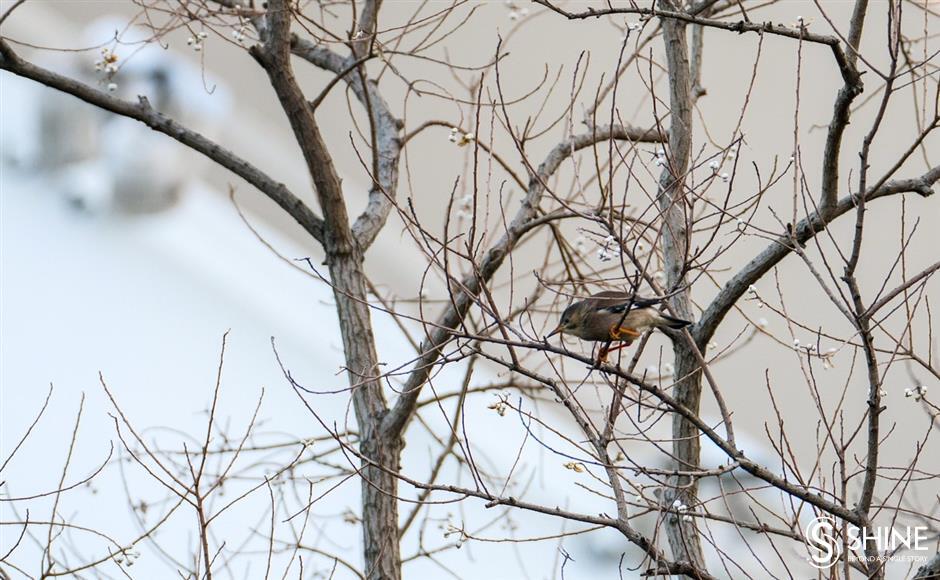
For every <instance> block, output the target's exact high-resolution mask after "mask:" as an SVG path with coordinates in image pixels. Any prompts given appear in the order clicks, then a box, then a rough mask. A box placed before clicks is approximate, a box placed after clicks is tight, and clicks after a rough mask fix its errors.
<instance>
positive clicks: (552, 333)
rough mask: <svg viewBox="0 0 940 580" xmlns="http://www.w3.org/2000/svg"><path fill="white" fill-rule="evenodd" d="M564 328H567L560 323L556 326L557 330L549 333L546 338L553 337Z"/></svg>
mask: <svg viewBox="0 0 940 580" xmlns="http://www.w3.org/2000/svg"><path fill="white" fill-rule="evenodd" d="M564 329H565V328H564V327H563V326H562V325H560V324H559V325H558V326H556V327H555V330H553V331H551V332H549V333H548V336H546V337H545V338H551V337H553V336H555V335H556V334H558V333H560V332H561V331H562V330H564Z"/></svg>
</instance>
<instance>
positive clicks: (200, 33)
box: [196, 30, 209, 38]
mask: <svg viewBox="0 0 940 580" xmlns="http://www.w3.org/2000/svg"><path fill="white" fill-rule="evenodd" d="M196 36H198V37H199V38H206V37H207V36H209V35H208V34H206V31H205V30H201V31H199V33H198V34H196Z"/></svg>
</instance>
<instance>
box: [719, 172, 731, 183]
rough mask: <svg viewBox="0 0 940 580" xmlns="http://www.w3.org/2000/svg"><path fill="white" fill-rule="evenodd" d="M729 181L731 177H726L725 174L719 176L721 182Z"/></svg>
mask: <svg viewBox="0 0 940 580" xmlns="http://www.w3.org/2000/svg"><path fill="white" fill-rule="evenodd" d="M729 179H731V176H730V175H728V174H727V173H722V174H721V180H722V181H724V182H727V181H728V180H729Z"/></svg>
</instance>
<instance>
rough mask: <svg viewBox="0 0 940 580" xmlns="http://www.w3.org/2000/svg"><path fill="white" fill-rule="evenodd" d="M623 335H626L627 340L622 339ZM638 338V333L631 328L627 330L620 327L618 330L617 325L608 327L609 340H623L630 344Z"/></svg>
mask: <svg viewBox="0 0 940 580" xmlns="http://www.w3.org/2000/svg"><path fill="white" fill-rule="evenodd" d="M624 335H626V336H627V338H624ZM639 337H640V333H639V332H637V331H636V330H634V329H632V328H629V327H626V326H621V327H619V328H618V327H617V325H614V326H611V327H610V338H611V340H623V341H625V342H627V343H630V342H633V341H634V340H636V339H637V338H639ZM626 346H629V344H627V345H626Z"/></svg>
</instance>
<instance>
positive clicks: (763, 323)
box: [757, 318, 769, 328]
mask: <svg viewBox="0 0 940 580" xmlns="http://www.w3.org/2000/svg"><path fill="white" fill-rule="evenodd" d="M768 324H769V323H768V322H767V319H766V318H758V319H757V326H758V327H759V328H767V325H768Z"/></svg>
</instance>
